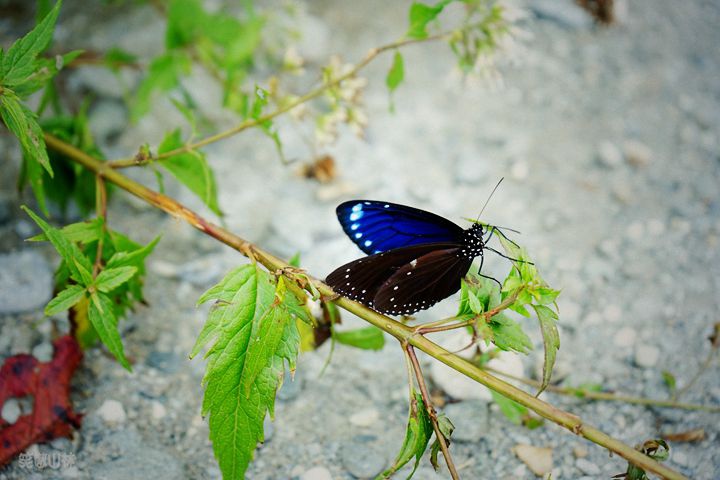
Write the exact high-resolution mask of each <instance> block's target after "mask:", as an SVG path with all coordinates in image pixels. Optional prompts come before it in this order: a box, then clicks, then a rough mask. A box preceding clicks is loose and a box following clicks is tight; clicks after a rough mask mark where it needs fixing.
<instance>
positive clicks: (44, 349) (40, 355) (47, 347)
mask: <svg viewBox="0 0 720 480" xmlns="http://www.w3.org/2000/svg"><path fill="white" fill-rule="evenodd" d="M32 354H33V357H35V358H37V359H38V360H40V361H41V362H49V361H50V360H52V358H53V346H52V344H50V343H48V342H43V343H40V344H38V345H36V346H35V347H34V348H33V349H32Z"/></svg>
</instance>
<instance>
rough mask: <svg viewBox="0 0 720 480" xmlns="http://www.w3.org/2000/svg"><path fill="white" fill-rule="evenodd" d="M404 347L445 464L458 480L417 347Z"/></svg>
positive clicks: (454, 479) (451, 474) (406, 345)
mask: <svg viewBox="0 0 720 480" xmlns="http://www.w3.org/2000/svg"><path fill="white" fill-rule="evenodd" d="M403 348H404V349H405V352H407V356H408V358H409V359H410V363H411V364H412V368H413V370H414V371H415V378H416V379H417V382H418V387H420V395H422V399H423V403H424V404H425V410H427V413H428V416H429V417H430V423H431V424H432V427H433V430H434V431H435V438H437V441H438V445H440V450H441V451H442V454H443V457H445V464H446V465H447V467H448V470H449V471H450V476H451V477H452V478H453V480H458V479H459V478H460V477H459V476H458V473H457V470H456V469H455V463H453V460H452V457H451V456H450V450H448V444H447V441H446V439H445V435H443V433H442V432H441V431H440V425H438V419H437V412H435V407H433V404H432V400H431V399H430V395H429V394H428V389H427V385H425V378H424V377H423V374H422V369H421V368H420V362H418V359H417V355H415V349H414V348H413V347H412V345H408V344H405V345H403Z"/></svg>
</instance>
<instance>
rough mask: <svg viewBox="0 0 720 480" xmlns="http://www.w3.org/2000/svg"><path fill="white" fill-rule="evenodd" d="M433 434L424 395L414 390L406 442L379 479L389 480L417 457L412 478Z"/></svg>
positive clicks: (409, 476)
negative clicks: (423, 398)
mask: <svg viewBox="0 0 720 480" xmlns="http://www.w3.org/2000/svg"><path fill="white" fill-rule="evenodd" d="M432 433H433V427H432V423H430V417H429V416H428V414H427V410H426V409H425V403H423V400H422V395H420V393H419V392H416V391H415V390H413V392H412V398H411V399H410V410H409V412H408V423H407V429H406V430H405V440H404V441H403V444H402V447H400V452H399V453H398V454H397V457H395V461H394V462H393V464H392V466H391V467H390V468H388V469H387V470H385V471H384V472H383V473H381V474H380V475H378V477H377V478H389V477H390V476H391V475H393V474H394V473H395V472H397V471H398V470H400V469H401V468H402V467H403V466H405V464H407V463H408V462H409V461H410V460H412V458H413V457H415V465H414V466H413V469H412V472H410V475H408V477H407V478H408V479H409V478H411V477H412V476H413V475H414V474H415V470H417V467H418V465H419V464H420V460H421V459H422V456H423V454H424V453H425V450H426V449H427V445H428V442H429V441H430V436H431V435H432Z"/></svg>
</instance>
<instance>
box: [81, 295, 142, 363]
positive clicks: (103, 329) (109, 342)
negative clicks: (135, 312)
mask: <svg viewBox="0 0 720 480" xmlns="http://www.w3.org/2000/svg"><path fill="white" fill-rule="evenodd" d="M88 318H89V319H90V323H91V324H92V326H93V328H94V329H95V331H96V332H97V334H98V337H100V340H101V341H102V342H103V343H104V344H105V346H106V347H107V349H108V350H109V351H110V353H112V354H113V355H114V356H115V359H117V361H118V362H119V363H120V365H122V366H123V367H125V369H126V370H128V371H132V368H131V367H130V362H128V359H127V358H126V357H125V350H124V348H123V344H122V340H121V339H120V332H118V329H117V317H116V316H115V311H114V309H113V301H112V300H110V297H108V296H107V295H105V294H104V293H93V294H92V295H91V296H90V305H89V309H88Z"/></svg>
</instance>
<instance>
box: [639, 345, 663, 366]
mask: <svg viewBox="0 0 720 480" xmlns="http://www.w3.org/2000/svg"><path fill="white" fill-rule="evenodd" d="M659 359H660V350H659V349H658V348H657V347H655V346H653V345H640V346H638V347H637V349H635V364H636V365H637V366H638V367H643V368H651V367H654V366H655V365H657V362H658V360H659Z"/></svg>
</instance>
